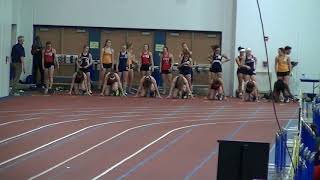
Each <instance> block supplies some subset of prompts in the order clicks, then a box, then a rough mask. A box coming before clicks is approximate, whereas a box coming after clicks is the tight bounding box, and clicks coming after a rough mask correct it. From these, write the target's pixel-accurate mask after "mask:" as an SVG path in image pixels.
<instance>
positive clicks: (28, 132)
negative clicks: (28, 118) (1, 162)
mask: <svg viewBox="0 0 320 180" xmlns="http://www.w3.org/2000/svg"><path fill="white" fill-rule="evenodd" d="M85 120H88V119H74V120H68V121H62V122H57V123H52V124H47V125H45V126H40V127H38V128H35V129H32V130H30V131H26V132H24V133H21V134H18V135H16V136H12V137H9V138H7V139H3V140H1V141H0V144H2V143H5V142H7V141H10V140H12V139H15V138H18V137H21V136H24V135H26V134H30V133H33V132H35V131H39V130H41V129H43V128H47V127H51V126H55V125H59V124H64V123H70V122H78V121H85Z"/></svg>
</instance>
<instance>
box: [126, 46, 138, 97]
mask: <svg viewBox="0 0 320 180" xmlns="http://www.w3.org/2000/svg"><path fill="white" fill-rule="evenodd" d="M127 48H128V50H129V57H128V65H129V70H128V93H129V94H132V81H133V78H134V72H133V65H134V64H137V61H136V56H135V55H134V52H133V45H132V43H128V45H127Z"/></svg>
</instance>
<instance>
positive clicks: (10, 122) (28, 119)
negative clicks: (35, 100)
mask: <svg viewBox="0 0 320 180" xmlns="http://www.w3.org/2000/svg"><path fill="white" fill-rule="evenodd" d="M36 119H40V117H34V118H27V119H20V120H15V121H8V122H5V123H1V124H0V126H6V125H9V124H14V123H18V122H24V121H31V120H36Z"/></svg>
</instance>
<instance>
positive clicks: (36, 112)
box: [0, 96, 298, 180]
mask: <svg viewBox="0 0 320 180" xmlns="http://www.w3.org/2000/svg"><path fill="white" fill-rule="evenodd" d="M277 109H278V115H279V119H280V123H281V125H282V126H285V125H286V123H287V122H288V121H289V120H296V119H297V114H298V113H297V109H298V105H297V104H285V105H284V104H277ZM276 132H277V124H276V122H275V120H274V115H273V111H272V104H271V103H267V102H260V103H243V102H241V101H240V100H236V99H232V100H229V101H224V102H218V101H206V100H202V99H195V100H168V99H144V98H117V97H114V98H113V97H99V96H93V97H74V96H26V97H12V98H7V99H0V179H15V180H16V179H59V180H60V179H68V180H70V179H119V180H120V179H134V180H135V179H137V180H141V179H161V180H163V179H166V180H171V179H172V180H177V179H185V180H188V179H210V180H212V179H215V178H216V173H217V159H218V143H217V140H219V139H221V140H242V141H258V142H270V143H273V140H274V136H275V133H276ZM270 148H271V146H270Z"/></svg>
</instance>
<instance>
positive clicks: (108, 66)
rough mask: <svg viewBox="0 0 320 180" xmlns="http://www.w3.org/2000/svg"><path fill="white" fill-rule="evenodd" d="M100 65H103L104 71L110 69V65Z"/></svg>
mask: <svg viewBox="0 0 320 180" xmlns="http://www.w3.org/2000/svg"><path fill="white" fill-rule="evenodd" d="M102 65H103V68H105V69H110V68H111V67H112V63H109V64H102Z"/></svg>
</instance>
